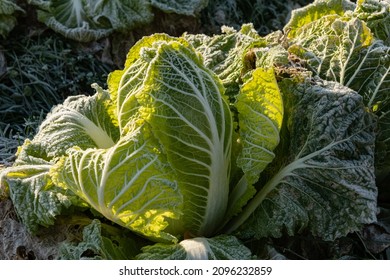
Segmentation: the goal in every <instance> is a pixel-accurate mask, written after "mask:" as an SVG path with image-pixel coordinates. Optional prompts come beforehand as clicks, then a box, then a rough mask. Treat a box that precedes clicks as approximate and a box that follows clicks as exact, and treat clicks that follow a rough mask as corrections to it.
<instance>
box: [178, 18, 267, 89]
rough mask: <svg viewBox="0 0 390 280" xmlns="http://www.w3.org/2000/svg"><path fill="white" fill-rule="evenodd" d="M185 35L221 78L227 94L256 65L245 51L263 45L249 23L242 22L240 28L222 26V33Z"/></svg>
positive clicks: (208, 65) (236, 87)
mask: <svg viewBox="0 0 390 280" xmlns="http://www.w3.org/2000/svg"><path fill="white" fill-rule="evenodd" d="M184 38H185V39H186V40H188V41H189V42H190V43H191V44H192V45H193V46H194V47H195V49H196V50H197V51H198V52H200V53H201V54H202V57H203V59H204V63H205V65H206V67H208V68H209V69H211V70H212V71H213V72H214V73H216V74H217V75H218V77H219V78H220V79H221V80H222V83H223V85H224V87H225V88H226V95H228V96H235V95H236V94H237V92H238V90H239V84H240V83H241V80H240V78H241V76H242V75H243V74H244V73H246V72H248V71H250V70H252V69H254V68H255V65H253V64H255V59H253V61H252V60H251V59H245V55H247V53H248V51H250V50H251V49H252V48H255V47H265V46H266V44H265V40H264V39H262V38H261V37H260V36H259V34H258V33H257V32H256V30H255V29H254V28H253V25H252V24H244V25H243V26H242V27H241V29H240V30H239V31H236V30H234V29H233V28H228V27H222V34H221V35H215V36H212V37H210V36H207V35H204V34H197V35H192V34H185V35H184Z"/></svg>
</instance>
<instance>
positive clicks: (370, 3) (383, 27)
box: [354, 0, 390, 46]
mask: <svg viewBox="0 0 390 280" xmlns="http://www.w3.org/2000/svg"><path fill="white" fill-rule="evenodd" d="M354 15H355V16H356V17H357V18H359V19H361V20H363V21H365V22H366V23H367V26H368V27H369V28H370V30H371V31H372V32H373V33H374V36H375V37H376V38H378V39H380V40H383V41H384V42H385V43H386V45H388V46H389V45H390V2H389V1H386V0H359V1H357V6H356V9H355V11H354Z"/></svg>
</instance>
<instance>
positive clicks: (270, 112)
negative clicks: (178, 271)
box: [229, 68, 283, 213]
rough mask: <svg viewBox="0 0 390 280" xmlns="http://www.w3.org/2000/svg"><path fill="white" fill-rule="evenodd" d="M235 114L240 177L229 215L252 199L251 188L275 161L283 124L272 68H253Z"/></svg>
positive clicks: (236, 105)
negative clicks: (241, 173)
mask: <svg viewBox="0 0 390 280" xmlns="http://www.w3.org/2000/svg"><path fill="white" fill-rule="evenodd" d="M234 105H235V108H236V110H237V111H238V129H237V130H238V134H239V138H238V142H239V145H240V146H241V151H240V153H239V154H238V155H237V157H236V160H237V166H238V167H239V168H241V170H242V172H243V173H244V175H243V176H244V177H245V178H242V179H241V180H240V181H239V182H238V183H237V185H236V186H235V187H234V188H233V189H232V193H231V194H230V197H229V199H230V201H229V205H230V207H229V212H230V213H236V212H238V211H239V210H240V209H241V207H242V206H244V205H245V204H246V203H247V201H248V200H249V199H250V198H251V197H252V196H253V195H254V193H255V189H254V187H253V186H252V185H253V184H255V183H256V182H257V181H258V180H259V176H260V173H261V172H262V171H263V170H264V169H265V168H266V167H267V165H268V164H269V163H270V162H272V161H273V160H274V158H275V153H274V149H275V148H276V146H277V145H278V144H279V140H280V137H279V132H280V129H281V127H282V121H283V100H282V95H281V92H280V90H279V87H278V84H277V82H276V79H275V75H274V71H273V69H272V68H270V69H269V70H264V69H262V68H257V69H256V70H254V71H253V72H252V77H251V78H250V79H249V80H248V81H246V82H245V83H244V84H243V85H242V87H241V89H240V92H239V94H238V95H237V97H236V103H235V104H234Z"/></svg>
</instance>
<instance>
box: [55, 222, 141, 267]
mask: <svg viewBox="0 0 390 280" xmlns="http://www.w3.org/2000/svg"><path fill="white" fill-rule="evenodd" d="M104 234H106V235H104ZM135 252H137V246H136V244H135V241H134V240H132V239H131V238H130V237H127V238H123V237H121V236H112V235H110V234H107V233H104V232H103V230H102V224H101V222H100V221H99V220H97V219H95V220H93V221H92V222H91V224H89V225H87V226H85V227H84V229H83V241H81V242H80V243H79V244H77V245H75V244H71V243H68V242H63V243H61V245H60V248H59V253H58V254H59V259H61V260H125V259H131V258H133V257H134V254H135Z"/></svg>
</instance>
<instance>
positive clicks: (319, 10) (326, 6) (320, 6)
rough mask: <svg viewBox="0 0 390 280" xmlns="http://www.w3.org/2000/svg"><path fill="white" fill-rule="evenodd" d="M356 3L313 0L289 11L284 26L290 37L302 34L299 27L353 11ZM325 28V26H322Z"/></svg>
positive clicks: (343, 0) (341, 0)
mask: <svg viewBox="0 0 390 280" xmlns="http://www.w3.org/2000/svg"><path fill="white" fill-rule="evenodd" d="M355 7H356V4H354V3H353V2H351V1H349V0H315V1H314V2H313V3H311V4H309V5H306V6H304V7H302V8H300V9H295V10H293V11H292V12H291V19H290V21H289V22H288V23H287V24H286V26H285V27H284V31H285V32H286V33H287V34H288V36H289V37H290V38H294V37H296V36H302V34H301V28H302V27H303V26H305V25H308V24H311V23H312V22H315V21H317V20H319V19H321V18H323V17H327V16H329V15H339V16H342V15H344V14H345V13H346V12H347V11H353V10H354V9H355ZM324 28H325V26H324Z"/></svg>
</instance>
